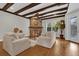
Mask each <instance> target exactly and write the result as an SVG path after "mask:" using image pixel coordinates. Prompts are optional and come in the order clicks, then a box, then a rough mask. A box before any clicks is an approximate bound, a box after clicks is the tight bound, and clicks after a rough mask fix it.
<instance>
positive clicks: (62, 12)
mask: <svg viewBox="0 0 79 59" xmlns="http://www.w3.org/2000/svg"><path fill="white" fill-rule="evenodd" d="M66 12H67V11H65V12H61V13H56V14H50V15H47V16H41V17H40V18H44V17H50V16H54V15H61V14H66ZM27 18H31V17H27Z"/></svg>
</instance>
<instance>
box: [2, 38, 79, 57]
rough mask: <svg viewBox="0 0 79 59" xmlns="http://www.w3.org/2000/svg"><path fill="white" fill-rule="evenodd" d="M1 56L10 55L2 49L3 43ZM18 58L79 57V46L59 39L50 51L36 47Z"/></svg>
mask: <svg viewBox="0 0 79 59" xmlns="http://www.w3.org/2000/svg"><path fill="white" fill-rule="evenodd" d="M0 56H9V54H8V53H7V52H6V51H4V50H3V49H2V43H0ZM17 56H79V44H77V43H74V42H70V41H66V40H62V39H57V40H56V43H55V44H54V46H53V47H52V48H50V49H49V48H45V47H42V46H38V45H36V46H34V47H32V48H29V49H27V50H25V51H23V52H22V53H20V54H18V55H17Z"/></svg>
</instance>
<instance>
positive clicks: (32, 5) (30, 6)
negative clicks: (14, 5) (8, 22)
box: [15, 3, 40, 14]
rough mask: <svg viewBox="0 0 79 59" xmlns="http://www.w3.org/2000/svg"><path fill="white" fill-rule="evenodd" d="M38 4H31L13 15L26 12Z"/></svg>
mask: <svg viewBox="0 0 79 59" xmlns="http://www.w3.org/2000/svg"><path fill="white" fill-rule="evenodd" d="M39 4H40V3H31V4H30V5H28V6H25V7H23V8H22V9H20V10H18V11H16V12H15V14H18V13H21V12H23V11H25V10H28V9H30V8H32V7H34V6H36V5H39Z"/></svg>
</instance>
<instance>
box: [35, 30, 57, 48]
mask: <svg viewBox="0 0 79 59" xmlns="http://www.w3.org/2000/svg"><path fill="white" fill-rule="evenodd" d="M55 42H56V33H55V32H51V31H49V32H47V33H46V34H43V35H41V36H39V37H37V44H38V45H40V46H43V47H46V48H51V47H52V46H53V45H54V44H55Z"/></svg>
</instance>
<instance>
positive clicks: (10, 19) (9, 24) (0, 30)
mask: <svg viewBox="0 0 79 59" xmlns="http://www.w3.org/2000/svg"><path fill="white" fill-rule="evenodd" d="M15 26H16V27H20V28H21V29H22V30H23V31H24V33H26V34H27V35H29V28H28V27H29V19H25V18H22V17H19V16H16V15H13V14H9V13H6V12H3V11H0V39H1V38H2V37H3V35H4V34H5V33H6V32H9V31H12V29H13V28H14V27H15Z"/></svg>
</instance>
